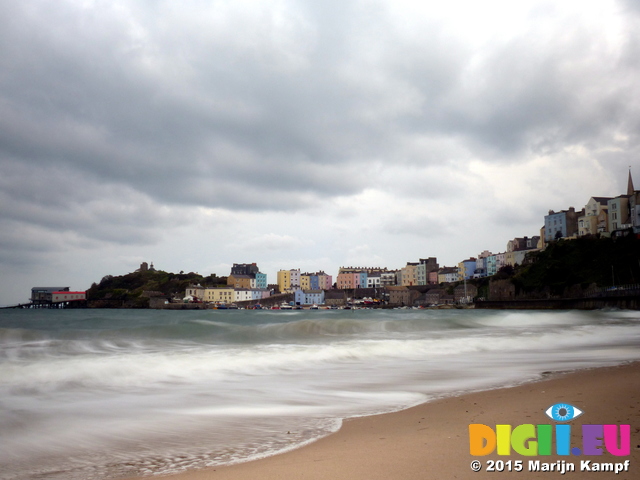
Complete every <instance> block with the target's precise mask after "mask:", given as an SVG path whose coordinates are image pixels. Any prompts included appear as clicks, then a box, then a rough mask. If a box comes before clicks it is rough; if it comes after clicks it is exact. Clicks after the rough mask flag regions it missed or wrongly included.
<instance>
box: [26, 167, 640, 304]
mask: <svg viewBox="0 0 640 480" xmlns="http://www.w3.org/2000/svg"><path fill="white" fill-rule="evenodd" d="M629 235H631V236H634V237H640V190H636V189H635V188H634V185H633V179H632V176H631V172H630V171H629V176H628V181H627V190H626V193H623V194H620V195H618V196H615V197H596V196H594V197H591V198H589V199H588V201H587V202H586V204H585V206H584V207H583V208H582V209H580V210H576V209H575V208H574V207H572V206H571V207H568V208H566V209H563V210H559V211H553V210H549V212H548V214H547V215H545V216H544V224H543V226H542V228H541V229H540V232H539V234H538V235H532V236H523V237H516V238H513V239H510V240H508V241H507V242H506V249H505V251H504V252H499V253H493V252H490V251H487V250H484V251H483V252H481V253H479V254H478V255H476V256H473V257H469V258H466V259H463V260H461V261H460V262H458V264H457V265H452V266H443V265H440V264H439V263H438V260H437V258H436V257H427V258H420V259H418V260H417V261H413V262H411V261H410V262H407V263H406V265H404V266H403V267H401V268H397V269H390V268H387V267H383V266H366V267H364V266H342V267H340V268H339V270H338V272H337V274H336V275H335V276H334V275H332V274H329V273H326V272H325V271H322V270H320V271H316V272H302V271H301V269H300V268H295V267H294V268H289V269H281V270H279V271H278V272H277V278H276V279H275V283H270V282H269V279H268V278H267V275H266V274H265V273H262V272H261V271H260V268H259V266H258V264H257V263H255V262H254V263H234V264H233V266H232V267H231V271H230V272H229V273H228V275H227V276H226V277H219V280H222V281H223V282H224V284H222V285H221V284H220V281H217V282H216V283H215V284H212V285H207V284H206V282H203V284H200V283H192V284H190V285H188V287H187V288H186V289H185V290H183V291H182V292H175V294H174V295H167V294H166V293H164V292H159V291H144V292H143V293H142V294H141V295H142V296H143V297H145V298H148V302H147V303H148V305H149V306H150V307H151V308H181V309H184V308H237V307H238V306H241V308H244V307H249V308H261V307H262V306H263V305H264V306H266V308H305V307H306V308H319V306H323V307H325V308H338V307H339V308H344V307H347V308H349V307H354V308H355V307H356V306H363V307H367V306H369V307H371V306H382V305H390V306H400V307H409V306H412V307H425V306H447V305H463V306H464V305H471V304H473V303H474V302H477V301H483V300H489V299H490V300H505V299H512V298H513V297H514V295H513V291H512V290H507V291H506V292H505V291H504V288H503V289H502V291H501V289H500V282H497V281H492V282H491V285H492V289H491V291H489V290H488V289H486V288H485V291H480V290H479V288H478V284H479V283H481V282H482V279H487V278H488V279H494V278H495V277H496V275H497V274H498V272H500V271H501V270H503V269H505V268H507V269H513V268H515V267H517V266H519V265H526V264H527V262H528V261H530V260H529V259H530V258H532V257H531V255H532V254H535V253H536V252H541V251H544V250H545V249H546V248H547V247H548V246H549V245H550V244H552V243H554V242H558V241H567V240H569V241H570V240H573V239H579V238H613V239H615V238H620V237H624V236H629ZM154 271H155V268H154V266H153V264H151V265H149V264H147V263H146V262H143V263H142V264H141V265H140V268H139V269H138V270H137V271H136V272H142V273H145V272H154ZM613 275H614V276H613V277H612V281H611V283H612V284H613V285H615V283H616V282H615V272H613ZM634 283H635V282H634ZM493 285H495V286H496V288H493ZM600 287H602V286H600ZM594 288H595V287H593V286H592V287H591V290H592V291H593V290H594ZM617 288H621V287H617ZM487 297H491V298H487ZM87 299H88V297H87V292H85V291H71V290H70V288H69V287H34V288H32V291H31V298H30V300H31V301H30V303H29V304H26V305H24V306H25V307H33V306H37V307H43V306H45V307H58V308H65V307H69V306H75V305H83V304H86V301H87ZM107 300H108V299H107ZM107 304H108V302H107Z"/></svg>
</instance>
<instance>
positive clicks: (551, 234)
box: [544, 207, 584, 243]
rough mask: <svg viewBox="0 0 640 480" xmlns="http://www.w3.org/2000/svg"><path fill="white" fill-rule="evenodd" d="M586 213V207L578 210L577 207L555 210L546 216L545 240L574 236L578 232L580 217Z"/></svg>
mask: <svg viewBox="0 0 640 480" xmlns="http://www.w3.org/2000/svg"><path fill="white" fill-rule="evenodd" d="M583 215H584V209H582V210H581V211H579V212H576V210H575V208H573V207H569V210H561V211H559V212H554V211H553V210H549V214H548V215H545V217H544V232H545V233H544V235H545V238H544V240H545V242H546V243H548V242H551V241H553V240H558V239H560V238H567V237H573V236H575V235H577V234H578V218H579V217H581V216H583Z"/></svg>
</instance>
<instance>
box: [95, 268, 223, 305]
mask: <svg viewBox="0 0 640 480" xmlns="http://www.w3.org/2000/svg"><path fill="white" fill-rule="evenodd" d="M226 283H227V277H217V276H216V275H215V274H213V275H210V276H208V277H203V276H202V275H200V274H197V273H193V272H192V273H182V272H180V273H178V274H176V273H170V272H164V271H161V270H147V271H136V272H133V273H128V274H126V275H121V276H112V275H107V276H105V277H103V278H102V280H101V281H100V283H98V284H96V283H94V284H93V285H91V288H90V289H89V290H87V301H88V305H89V307H93V308H148V306H149V298H148V297H147V296H145V295H144V292H160V293H162V294H164V295H167V296H170V297H174V296H175V297H179V298H182V297H183V296H184V292H185V290H186V289H187V287H188V286H189V285H192V284H200V285H203V286H216V285H226Z"/></svg>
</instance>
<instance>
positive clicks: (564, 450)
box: [556, 425, 571, 455]
mask: <svg viewBox="0 0 640 480" xmlns="http://www.w3.org/2000/svg"><path fill="white" fill-rule="evenodd" d="M570 448H571V425H556V453H557V454H558V455H569V450H570Z"/></svg>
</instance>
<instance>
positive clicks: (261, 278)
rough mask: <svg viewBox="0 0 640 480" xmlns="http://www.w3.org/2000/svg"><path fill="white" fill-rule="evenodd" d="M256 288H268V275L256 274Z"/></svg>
mask: <svg viewBox="0 0 640 480" xmlns="http://www.w3.org/2000/svg"><path fill="white" fill-rule="evenodd" d="M256 288H267V274H266V273H260V272H258V273H256Z"/></svg>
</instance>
